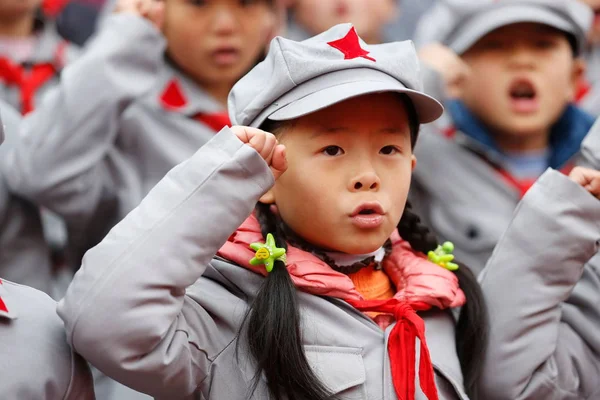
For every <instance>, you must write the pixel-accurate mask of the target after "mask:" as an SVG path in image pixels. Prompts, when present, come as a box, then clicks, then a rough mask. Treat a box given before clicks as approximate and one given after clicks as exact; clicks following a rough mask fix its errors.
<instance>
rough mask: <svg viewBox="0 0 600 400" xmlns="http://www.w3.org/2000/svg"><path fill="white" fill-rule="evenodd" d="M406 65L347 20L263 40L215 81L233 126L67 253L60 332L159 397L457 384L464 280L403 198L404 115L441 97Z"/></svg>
mask: <svg viewBox="0 0 600 400" xmlns="http://www.w3.org/2000/svg"><path fill="white" fill-rule="evenodd" d="M418 70H419V67H418V61H417V57H416V53H415V51H414V47H413V46H412V44H411V43H409V42H404V43H391V44H386V45H374V46H367V45H366V44H365V42H363V41H362V40H360V39H359V38H358V36H357V34H356V31H355V29H354V27H352V26H351V25H349V24H343V25H338V26H335V27H333V28H332V29H330V30H328V31H327V32H325V33H323V34H322V35H319V36H317V37H314V38H312V39H310V40H307V41H304V42H300V43H298V42H293V41H290V40H287V39H283V38H276V39H275V40H274V41H273V42H272V43H271V47H270V50H269V52H268V55H267V58H266V60H265V61H264V62H263V63H261V64H259V65H258V66H257V67H256V68H254V69H253V70H252V71H251V72H250V73H249V74H248V75H246V76H245V77H244V78H242V79H241V80H240V81H239V82H238V83H237V84H236V86H235V87H234V88H233V90H232V92H231V94H230V96H229V110H230V115H231V117H232V120H233V121H234V122H235V123H239V124H240V125H247V127H244V126H235V127H233V128H231V129H230V128H225V129H223V130H222V131H221V132H220V133H219V134H218V135H217V136H215V137H214V138H213V139H212V140H211V141H210V142H209V143H207V144H206V145H205V146H204V147H202V148H201V149H200V150H199V151H198V152H197V153H196V154H194V155H193V156H192V157H191V158H190V159H189V160H187V161H185V162H184V163H182V164H180V165H179V166H177V167H176V168H174V169H173V170H172V171H171V172H169V174H168V175H167V176H166V177H165V178H164V179H163V180H162V181H161V182H159V184H158V185H157V186H156V187H155V188H154V189H153V190H152V191H151V192H150V193H149V194H148V196H147V197H146V198H145V200H144V201H143V202H142V203H141V205H140V206H139V207H138V208H136V209H135V210H134V211H133V212H132V213H130V214H129V215H128V216H127V217H125V219H124V220H123V221H122V222H120V223H119V224H118V225H117V226H115V228H114V229H113V230H112V231H111V232H110V233H109V235H108V236H107V237H106V238H105V239H104V240H103V242H102V243H101V244H99V245H98V246H97V247H95V248H94V249H92V250H90V251H89V252H88V253H87V254H86V256H85V257H84V261H83V266H82V267H81V269H80V270H79V272H78V273H77V274H76V276H75V278H74V281H73V283H72V285H71V286H70V288H69V291H68V293H67V295H66V297H65V299H64V300H63V302H62V303H61V304H60V306H59V314H60V315H61V317H62V318H63V319H64V321H65V324H66V327H67V330H68V332H69V338H70V341H71V343H72V344H73V346H74V348H75V349H77V351H80V352H82V354H84V355H85V357H86V358H87V359H88V360H89V361H90V362H92V363H93V364H94V365H95V366H97V367H98V368H99V369H100V370H102V371H103V372H105V373H106V374H107V375H109V376H111V377H113V378H114V379H116V380H118V381H120V382H122V383H124V384H126V385H129V386H131V387H133V388H135V389H137V390H140V391H143V392H145V393H148V394H150V395H153V396H155V397H158V398H171V399H179V398H182V399H183V398H192V397H202V398H206V399H207V400H208V399H250V398H256V399H266V398H273V399H277V400H279V399H283V398H298V399H311V400H319V399H323V400H324V399H329V398H331V397H330V395H335V398H339V399H350V398H353V399H357V398H360V399H366V398H373V399H380V398H389V399H396V398H401V399H406V400H413V399H416V398H424V397H423V396H425V398H428V399H430V400H434V399H467V398H468V397H467V393H472V392H473V391H474V385H475V382H476V381H477V374H478V370H479V367H478V363H479V362H480V358H481V357H482V356H483V354H482V353H481V351H482V348H483V347H484V345H485V332H486V324H487V323H486V312H485V307H484V306H483V304H482V303H481V302H480V298H481V292H480V291H479V285H478V284H477V282H476V281H475V279H474V276H473V275H472V274H470V272H469V270H468V268H467V267H465V266H460V268H458V270H455V271H453V272H452V271H450V270H448V269H445V268H443V267H442V266H441V265H444V264H441V265H437V264H434V263H433V262H431V261H429V260H427V258H426V257H425V255H424V254H423V252H427V251H428V250H435V248H436V247H437V243H436V242H435V240H432V238H431V236H430V235H428V231H427V229H426V228H425V227H423V226H422V225H421V224H419V223H418V221H417V219H416V216H415V215H414V214H413V213H412V211H411V210H410V208H408V207H407V208H406V209H405V202H406V196H407V195H408V189H409V185H410V175H411V172H412V169H413V167H414V166H415V162H416V160H415V159H414V157H413V153H412V148H413V146H414V144H415V142H416V140H417V135H418V130H419V125H420V124H421V123H426V122H431V121H433V120H434V119H435V118H437V117H438V116H439V115H440V114H441V112H442V108H441V106H440V104H439V103H438V102H436V101H435V100H434V99H432V98H430V97H428V96H426V95H425V94H423V93H422V92H421V86H420V79H419V75H418ZM248 126H250V127H248ZM257 127H263V128H264V129H267V130H270V131H272V132H275V135H276V136H274V135H272V134H271V133H266V132H265V131H263V130H259V129H256V128H257ZM278 140H280V141H281V142H280V143H281V144H278ZM284 145H285V147H284ZM275 180H276V182H275ZM273 184H274V186H273ZM253 210H254V213H253V214H252V211H253ZM238 228H239V229H238ZM236 229H237V231H235V230H236ZM234 231H235V233H233V234H232V232H234ZM269 233H270V234H273V235H274V236H273V237H271V236H269V235H268V234H269ZM398 233H399V234H400V236H401V237H402V238H400V236H399V235H398ZM265 237H266V238H267V243H266V245H264V244H262V242H263V241H264V238H265ZM249 246H251V247H252V248H253V249H254V251H252V250H251V249H250V247H249ZM286 248H287V250H286V251H287V255H286V256H285V257H284V256H283V249H286ZM446 248H447V246H446ZM269 255H273V258H268V257H269ZM265 257H266V258H265ZM265 259H267V260H270V261H267V266H266V268H265V266H262V267H261V266H260V265H258V264H257V262H259V263H260V260H265ZM251 260H252V261H251ZM451 268H452V267H451ZM452 269H454V268H452ZM294 285H296V286H294ZM459 306H462V309H461V311H460V317H459V318H458V322H456V321H455V319H454V316H453V313H452V312H451V310H452V309H453V308H456V307H459ZM361 311H362V312H361ZM363 312H364V313H363ZM417 312H418V314H417ZM395 320H397V322H396V323H394V321H395ZM424 325H426V326H427V332H426V337H425V335H424V334H425V332H424ZM417 338H418V340H419V342H420V346H419V350H417V347H416V340H417ZM427 349H429V351H428V350H427ZM417 351H418V352H419V354H418V355H417V354H416V352H417ZM417 360H418V361H417ZM433 365H435V367H436V368H435V370H434V369H433ZM417 370H418V371H419V372H418V373H419V377H420V379H419V381H420V384H419V385H418V388H416V387H417V385H416V383H415V378H416V373H417Z"/></svg>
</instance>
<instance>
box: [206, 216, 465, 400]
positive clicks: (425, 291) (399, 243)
mask: <svg viewBox="0 0 600 400" xmlns="http://www.w3.org/2000/svg"><path fill="white" fill-rule="evenodd" d="M391 239H392V253H391V254H390V255H389V256H388V257H387V258H386V259H385V260H384V261H383V263H382V265H383V269H384V270H385V272H386V273H387V275H388V276H389V277H390V279H391V280H392V282H393V283H394V285H395V286H396V288H397V290H398V292H397V293H396V295H395V296H394V297H393V298H391V299H389V300H365V299H364V298H363V297H362V296H361V295H360V293H358V291H357V290H356V288H355V287H354V284H353V283H352V280H351V279H350V278H349V277H348V276H347V275H344V274H342V273H340V272H337V271H335V270H333V269H332V268H331V267H330V266H329V265H327V264H326V263H325V262H323V261H322V260H320V259H319V258H317V257H316V256H314V255H313V254H310V253H308V252H305V251H302V250H300V249H297V248H294V247H291V246H289V247H288V251H287V269H288V272H289V274H290V276H291V278H292V281H293V282H294V284H295V285H296V287H297V288H298V289H299V290H302V291H304V292H307V293H311V294H315V295H319V296H330V297H337V298H340V299H342V300H344V301H346V302H348V303H349V304H350V305H352V306H353V307H355V308H356V309H357V310H360V311H363V312H382V313H389V314H392V315H394V317H395V318H396V325H395V326H394V327H393V328H392V331H391V332H390V337H389V340H388V353H389V357H390V365H391V371H392V380H393V383H394V389H395V391H396V395H397V396H398V399H401V400H414V398H415V364H416V355H415V350H416V339H417V338H418V339H419V341H420V342H421V351H420V364H419V381H420V383H421V389H422V390H423V393H424V394H425V395H426V396H427V398H428V399H429V400H438V394H437V388H436V386H435V375H434V372H433V366H432V364H431V357H430V355H429V349H428V347H427V343H426V340H425V323H424V321H423V320H422V319H421V318H420V317H419V316H418V315H417V313H416V311H425V310H429V309H430V308H432V307H437V308H440V309H445V308H453V307H460V306H462V305H464V304H465V301H466V300H465V296H464V293H463V292H462V290H461V289H460V287H459V285H458V279H457V278H456V275H454V274H453V273H452V272H450V271H448V270H446V269H444V268H442V267H439V266H437V265H435V264H433V263H431V262H429V261H428V260H427V259H426V258H425V257H424V255H422V254H418V253H415V252H413V251H412V249H410V246H409V245H408V243H407V242H406V241H404V240H402V239H401V238H400V237H399V236H398V235H397V234H394V235H393V236H392V238H391ZM262 241H264V240H263V237H262V234H261V232H260V226H259V224H258V221H257V220H256V218H255V217H254V216H250V217H249V218H248V219H247V220H246V221H245V222H244V223H243V224H242V226H241V227H240V228H239V229H238V230H237V231H236V232H235V233H234V234H233V235H231V237H230V238H229V240H228V241H227V242H226V243H225V244H224V245H223V247H221V249H220V250H219V252H218V253H217V254H218V255H219V256H221V257H223V258H225V259H227V260H230V261H232V262H234V263H236V264H238V265H240V266H242V267H245V268H248V269H250V270H252V271H254V272H256V273H259V274H262V275H266V274H267V272H266V270H265V269H264V267H260V266H252V265H250V263H249V261H250V259H251V258H252V257H253V256H254V251H253V250H251V249H250V248H249V245H250V243H255V242H262Z"/></svg>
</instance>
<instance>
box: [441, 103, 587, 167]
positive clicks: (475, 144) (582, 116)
mask: <svg viewBox="0 0 600 400" xmlns="http://www.w3.org/2000/svg"><path fill="white" fill-rule="evenodd" d="M446 107H447V109H448V111H449V113H450V115H451V117H452V120H453V123H454V125H455V127H456V129H457V130H458V131H460V132H462V133H463V136H462V137H461V135H458V136H456V137H457V139H458V140H460V141H462V144H464V145H466V146H468V147H469V148H471V149H473V150H474V151H476V152H479V153H483V154H484V155H485V156H486V158H488V159H490V160H491V161H498V160H499V157H498V156H499V155H500V149H499V148H498V147H497V145H496V143H495V142H494V139H493V137H492V135H491V134H490V133H489V131H488V130H487V128H486V127H485V126H484V125H483V123H482V122H481V121H480V120H479V119H477V117H475V115H473V113H471V111H470V110H469V109H468V108H467V107H466V106H465V104H464V103H462V102H461V101H458V100H452V101H449V102H448V103H447V104H446ZM593 124H594V117H592V116H591V115H589V114H588V113H586V112H584V111H583V110H581V109H579V108H578V107H576V106H575V105H572V104H570V105H568V106H567V108H566V109H565V111H564V113H563V115H562V116H561V117H560V119H559V120H558V122H557V123H556V124H555V125H554V126H553V127H552V129H551V133H550V151H551V154H550V159H549V160H548V166H549V167H551V168H554V169H561V168H562V167H564V166H565V164H567V163H568V162H569V161H570V160H571V159H572V158H573V157H574V156H575V155H576V154H577V153H578V152H579V150H580V148H581V143H582V141H583V139H584V138H585V136H586V135H587V133H588V132H589V130H590V128H591V127H592V125H593Z"/></svg>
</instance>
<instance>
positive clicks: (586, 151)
mask: <svg viewBox="0 0 600 400" xmlns="http://www.w3.org/2000/svg"><path fill="white" fill-rule="evenodd" d="M581 159H582V160H581V162H580V164H581V165H582V166H585V167H588V168H594V169H597V170H600V119H598V120H597V121H596V123H595V124H594V125H593V126H592V129H590V132H589V133H588V134H587V136H586V138H585V139H584V141H583V143H582V147H581Z"/></svg>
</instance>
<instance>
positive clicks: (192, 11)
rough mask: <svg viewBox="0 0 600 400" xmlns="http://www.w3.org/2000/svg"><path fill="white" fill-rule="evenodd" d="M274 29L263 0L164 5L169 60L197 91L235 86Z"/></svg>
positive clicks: (169, 1) (182, 0)
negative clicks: (198, 87) (196, 84)
mask: <svg viewBox="0 0 600 400" xmlns="http://www.w3.org/2000/svg"><path fill="white" fill-rule="evenodd" d="M274 23H275V14H274V12H273V9H272V8H271V7H270V6H269V4H268V2H267V1H266V0H166V4H165V23H164V28H163V31H164V34H165V36H166V38H167V41H168V50H167V52H168V54H169V56H170V57H171V58H172V59H173V60H174V61H175V62H176V63H177V65H178V66H179V67H180V68H181V69H182V70H184V71H185V72H186V73H188V74H189V75H190V76H191V77H192V78H193V79H194V80H196V81H197V82H199V83H200V84H201V85H203V86H206V87H207V88H210V87H211V86H221V85H233V84H234V83H235V82H236V81H237V80H238V79H239V78H240V77H241V76H242V75H243V74H245V73H246V72H247V71H248V70H249V69H250V68H251V67H252V66H253V65H254V63H255V62H256V60H257V59H258V57H259V56H260V54H261V52H262V51H264V49H265V45H266V41H267V38H268V36H269V34H270V31H271V30H272V29H273V27H274Z"/></svg>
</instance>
